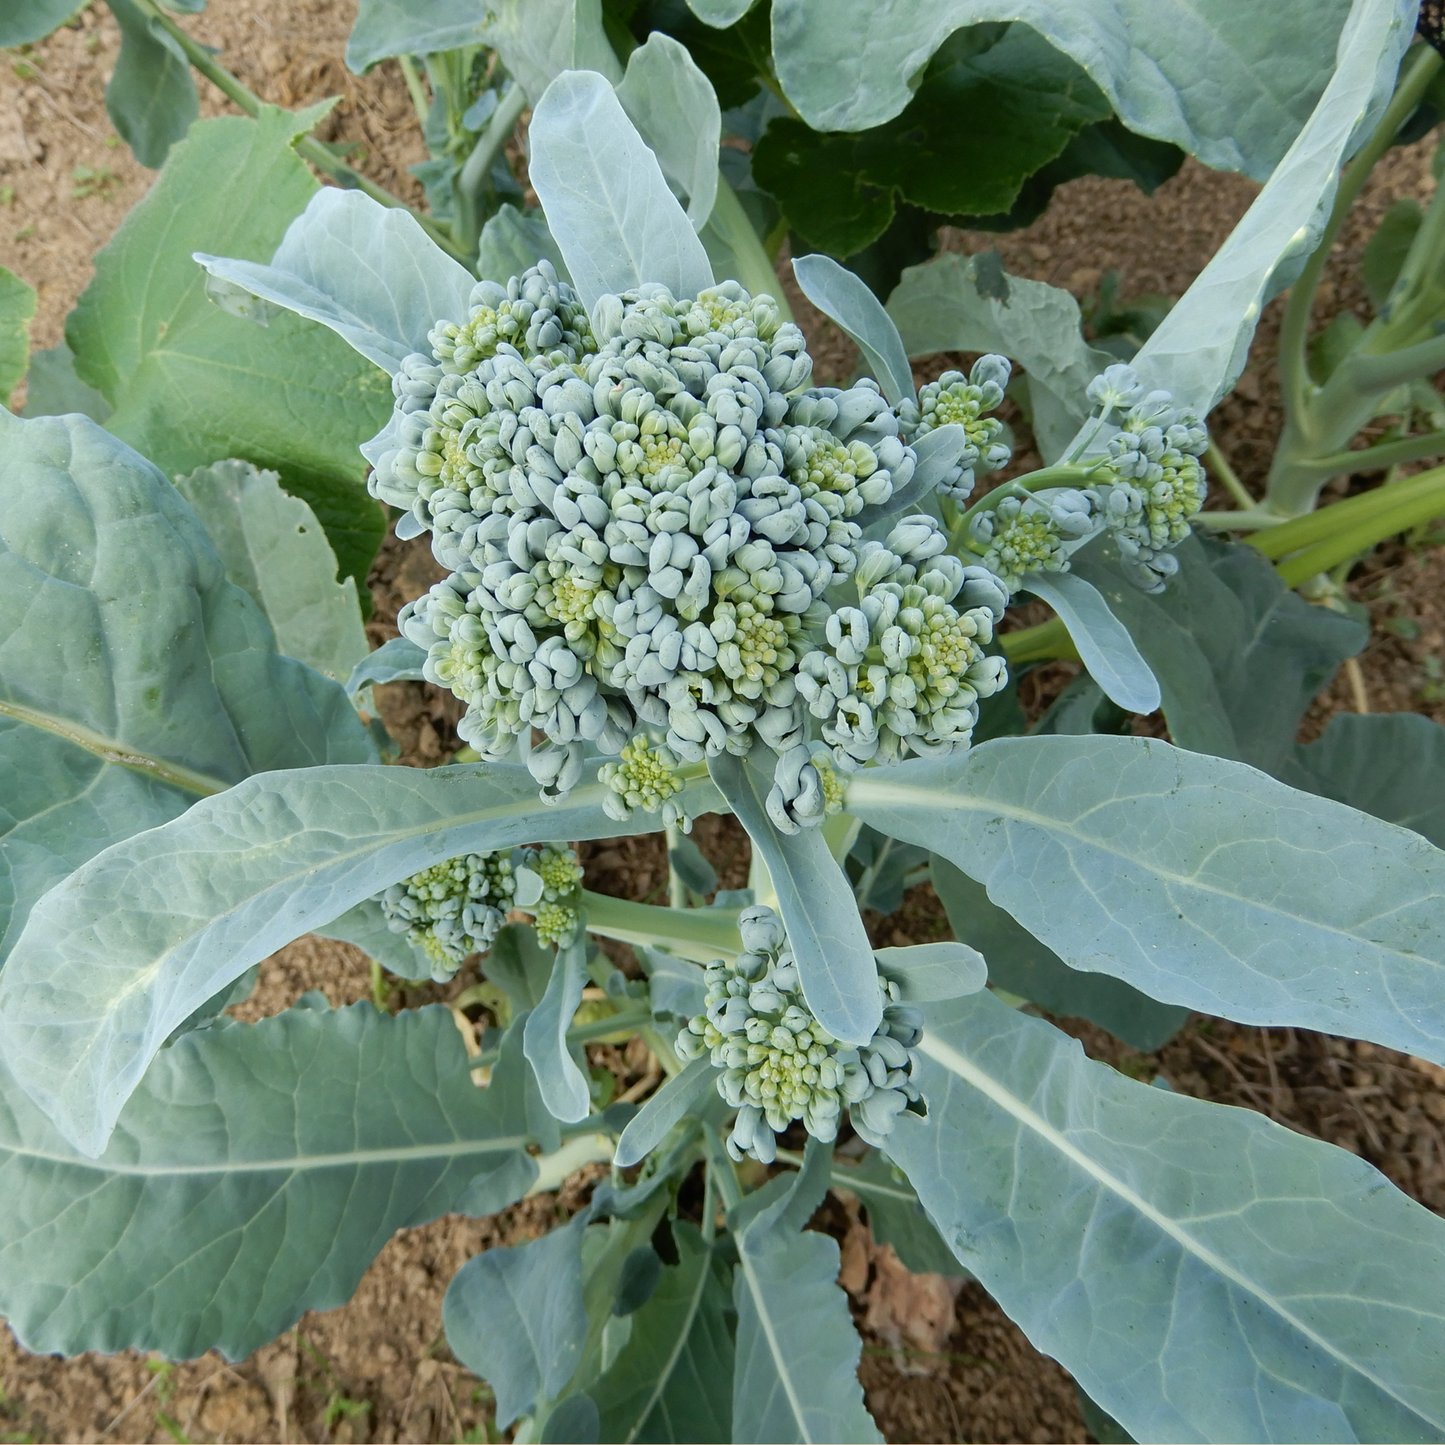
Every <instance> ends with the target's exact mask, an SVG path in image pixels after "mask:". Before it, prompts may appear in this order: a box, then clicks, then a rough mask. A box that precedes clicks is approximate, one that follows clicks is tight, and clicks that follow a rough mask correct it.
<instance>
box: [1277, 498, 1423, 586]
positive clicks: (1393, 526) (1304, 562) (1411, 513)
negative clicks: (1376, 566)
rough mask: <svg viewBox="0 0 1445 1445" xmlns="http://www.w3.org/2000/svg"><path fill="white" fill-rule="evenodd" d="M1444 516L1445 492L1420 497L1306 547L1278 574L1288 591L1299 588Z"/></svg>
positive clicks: (1282, 563) (1281, 566) (1278, 566)
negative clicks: (1413, 529)
mask: <svg viewBox="0 0 1445 1445" xmlns="http://www.w3.org/2000/svg"><path fill="white" fill-rule="evenodd" d="M1327 510H1329V511H1333V510H1334V509H1333V508H1328V509H1327ZM1442 515H1445V488H1436V489H1434V490H1432V491H1430V492H1427V493H1425V494H1424V495H1420V496H1417V497H1416V499H1415V500H1414V501H1413V502H1407V503H1406V504H1405V505H1404V506H1400V507H1394V508H1392V509H1390V510H1389V511H1385V512H1377V513H1376V514H1375V515H1374V516H1372V517H1371V518H1370V520H1369V523H1368V524H1367V525H1362V526H1360V527H1357V528H1355V527H1352V528H1350V529H1349V530H1348V531H1345V532H1341V533H1340V534H1338V535H1337V536H1333V537H1329V538H1326V540H1324V541H1323V542H1319V543H1317V544H1316V545H1315V546H1313V547H1307V548H1306V549H1305V550H1304V551H1303V552H1301V553H1300V554H1299V555H1298V556H1295V557H1290V558H1289V559H1287V560H1286V561H1284V562H1280V563H1279V564H1278V565H1277V566H1276V567H1275V571H1276V572H1278V573H1279V576H1280V580H1281V581H1282V582H1283V583H1284V584H1285V586H1286V587H1298V586H1299V585H1300V583H1301V582H1307V581H1308V580H1309V579H1310V578H1311V577H1314V576H1316V575H1318V574H1319V573H1321V572H1328V571H1329V570H1330V568H1331V567H1337V566H1338V565H1339V564H1340V563H1341V562H1346V561H1349V559H1350V558H1352V557H1356V556H1359V555H1360V554H1361V553H1363V552H1367V551H1369V549H1370V548H1371V547H1373V546H1374V545H1375V544H1376V543H1377V542H1383V541H1384V539H1385V538H1386V537H1393V536H1395V535H1396V534H1397V533H1399V532H1408V531H1409V530H1410V528H1411V527H1417V526H1419V524H1420V523H1421V522H1428V521H1430V520H1431V519H1432V518H1435V517H1439V516H1442Z"/></svg>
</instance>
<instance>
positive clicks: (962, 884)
mask: <svg viewBox="0 0 1445 1445" xmlns="http://www.w3.org/2000/svg"><path fill="white" fill-rule="evenodd" d="M932 871H933V887H934V891H935V892H936V893H937V894H938V901H939V902H940V903H942V904H943V909H944V912H945V913H947V914H948V921H949V924H950V925H951V926H952V928H953V935H954V937H955V938H962V939H964V940H965V941H967V942H968V943H971V944H973V946H974V947H975V948H977V949H978V950H979V952H980V953H982V954H983V956H984V957H985V958H986V959H987V960H988V977H989V982H990V983H992V984H994V985H996V986H997V987H999V988H1001V989H1005V990H1007V992H1009V993H1012V994H1017V995H1018V997H1019V998H1025V999H1027V1000H1028V1001H1029V1002H1030V1003H1036V1004H1038V1006H1039V1007H1040V1008H1045V1009H1048V1011H1049V1012H1050V1013H1054V1014H1062V1015H1064V1016H1065V1017H1068V1018H1084V1019H1089V1020H1091V1021H1092V1022H1093V1023H1096V1024H1098V1025H1099V1027H1100V1028H1105V1029H1108V1030H1109V1032H1110V1033H1111V1034H1116V1035H1117V1036H1118V1037H1119V1038H1121V1039H1123V1040H1124V1042H1125V1043H1126V1044H1129V1045H1131V1046H1132V1047H1133V1048H1136V1049H1139V1050H1141V1051H1143V1052H1144V1053H1152V1052H1153V1051H1154V1050H1155V1049H1157V1048H1161V1047H1163V1045H1164V1044H1166V1043H1168V1042H1169V1040H1170V1039H1171V1038H1173V1037H1174V1035H1175V1034H1177V1033H1178V1032H1179V1030H1180V1029H1182V1028H1183V1027H1184V1025H1185V1023H1187V1022H1188V1019H1189V1010H1188V1009H1187V1008H1180V1007H1179V1005H1178V1004H1172V1003H1160V1002H1159V1000H1158V999H1154V998H1150V997H1149V995H1148V994H1147V993H1140V992H1139V990H1138V989H1137V988H1135V987H1134V986H1133V985H1132V984H1127V983H1125V982H1124V980H1123V979H1121V978H1111V977H1110V976H1109V975H1108V974H1107V973H1089V972H1087V971H1086V970H1084V969H1081V968H1070V967H1069V966H1068V964H1066V963H1065V962H1064V961H1063V960H1062V959H1061V958H1060V957H1059V956H1058V954H1056V953H1055V952H1054V951H1053V949H1051V948H1046V947H1045V946H1044V945H1043V944H1042V943H1040V942H1039V941H1038V939H1037V938H1035V937H1034V936H1033V934H1031V933H1030V932H1029V931H1028V929H1026V928H1025V927H1023V925H1022V924H1020V923H1018V922H1017V921H1016V920H1015V919H1014V918H1013V917H1011V916H1010V915H1009V914H1007V913H1005V912H1004V911H1003V909H1002V908H1000V907H999V906H998V904H997V903H994V902H992V901H991V900H990V899H989V896H988V890H987V889H985V888H984V886H983V884H982V883H975V882H974V881H973V879H972V878H970V877H969V876H968V874H966V873H961V872H960V871H959V870H958V869H957V868H955V867H954V866H953V864H952V863H950V862H949V861H948V860H947V859H946V858H938V857H935V858H934V860H933V870H932Z"/></svg>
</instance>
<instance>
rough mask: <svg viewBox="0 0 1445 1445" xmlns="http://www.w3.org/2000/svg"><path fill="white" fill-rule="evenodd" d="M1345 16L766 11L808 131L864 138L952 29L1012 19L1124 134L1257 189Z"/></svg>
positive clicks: (902, 98)
mask: <svg viewBox="0 0 1445 1445" xmlns="http://www.w3.org/2000/svg"><path fill="white" fill-rule="evenodd" d="M1347 9H1348V0H1277V3H1275V4H1273V5H1270V6H1267V7H1263V8H1259V7H1250V6H1240V5H1238V4H1237V3H1233V0H942V3H940V0H775V3H774V5H773V56H774V61H775V63H776V66H777V73H778V79H779V80H780V81H781V82H782V85H783V89H784V90H785V91H786V92H787V95H788V99H789V100H791V101H792V102H793V104H794V105H795V106H797V108H798V110H799V112H800V113H801V114H802V117H803V119H804V120H806V121H807V122H808V124H809V125H811V126H812V127H813V128H814V129H815V130H850V131H852V130H864V129H866V128H867V127H869V126H874V125H879V124H881V123H882V122H883V121H886V120H888V119H890V118H891V117H892V116H895V115H897V114H898V113H899V111H901V110H902V109H903V108H904V106H906V105H907V104H908V101H909V99H910V98H911V96H912V94H913V88H914V86H915V85H916V83H917V80H918V78H919V75H920V72H921V71H922V70H923V68H924V66H925V65H926V64H927V63H928V60H929V58H930V57H931V56H932V55H933V53H934V51H936V50H937V49H938V47H939V46H940V45H941V44H942V43H943V41H944V40H945V39H947V37H948V36H949V35H950V34H951V33H952V32H953V31H955V30H957V29H959V28H960V27H962V26H965V25H976V24H978V23H979V22H980V21H986V20H1022V21H1023V22H1024V23H1025V24H1026V25H1029V26H1031V27H1032V28H1033V29H1035V30H1037V31H1038V32H1039V34H1041V35H1042V36H1043V37H1044V39H1046V40H1047V41H1048V42H1049V43H1050V44H1051V45H1054V46H1056V47H1057V48H1058V49H1060V50H1062V51H1063V52H1064V53H1065V54H1066V55H1069V56H1072V57H1073V59H1074V60H1075V61H1077V62H1078V63H1079V64H1080V65H1081V66H1083V68H1084V69H1085V70H1086V71H1087V72H1088V73H1089V75H1090V77H1091V78H1092V79H1093V80H1094V82H1095V83H1096V84H1097V85H1098V86H1099V87H1100V89H1102V90H1103V91H1104V93H1105V94H1106V95H1107V96H1108V97H1109V100H1110V102H1111V103H1112V105H1113V107H1114V109H1115V110H1116V111H1117V112H1118V115H1119V118H1120V119H1121V120H1122V121H1123V122H1124V124H1125V125H1127V126H1128V127H1129V128H1130V129H1131V130H1135V131H1139V132H1141V133H1143V134H1144V135H1150V136H1156V137H1158V138H1159V139H1161V140H1169V141H1173V142H1174V143H1175V144H1177V145H1180V146H1182V147H1183V148H1184V149H1185V150H1187V151H1189V152H1191V153H1192V154H1194V155H1197V156H1198V157H1199V158H1200V160H1202V161H1203V162H1204V163H1205V164H1206V165H1210V166H1215V167H1219V168H1223V169H1227V170H1242V171H1245V172H1246V173H1247V174H1249V175H1252V176H1254V177H1255V178H1256V179H1257V180H1264V179H1265V177H1267V176H1268V175H1269V173H1270V171H1271V169H1273V167H1274V165H1275V164H1276V162H1277V161H1278V160H1279V158H1280V156H1281V155H1282V154H1283V153H1284V150H1285V148H1286V147H1287V146H1288V144H1289V142H1290V140H1291V138H1292V137H1293V136H1294V135H1295V133H1296V132H1297V131H1298V130H1299V129H1300V127H1301V126H1302V125H1303V124H1304V123H1305V121H1306V120H1307V119H1308V117H1309V114H1310V111H1311V109H1312V108H1313V107H1314V104H1315V102H1316V100H1317V99H1318V97H1319V95H1320V92H1321V90H1323V88H1324V85H1325V81H1326V80H1327V78H1328V76H1329V73H1330V70H1331V69H1332V68H1333V65H1334V60H1335V42H1336V40H1337V39H1338V38H1339V36H1340V27H1341V24H1342V23H1343V21H1344V17H1345V13H1346V11H1347ZM1357 43H1358V37H1357ZM1401 48H1403V42H1402V46H1401ZM1206 76H1207V77H1208V83H1207V84H1205V83H1203V82H1202V79H1201V78H1202V77H1206Z"/></svg>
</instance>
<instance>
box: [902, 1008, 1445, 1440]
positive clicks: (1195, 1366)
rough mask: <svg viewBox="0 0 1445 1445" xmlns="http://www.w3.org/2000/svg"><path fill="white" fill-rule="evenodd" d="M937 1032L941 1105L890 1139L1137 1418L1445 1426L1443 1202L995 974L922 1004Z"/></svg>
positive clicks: (1404, 1435)
mask: <svg viewBox="0 0 1445 1445" xmlns="http://www.w3.org/2000/svg"><path fill="white" fill-rule="evenodd" d="M919 1052H920V1055H921V1062H920V1066H919V1068H918V1071H917V1073H916V1074H915V1078H916V1079H917V1080H918V1082H919V1085H920V1088H921V1089H922V1091H923V1095H924V1097H925V1099H927V1101H928V1117H927V1118H926V1119H920V1118H918V1117H917V1116H916V1115H912V1114H905V1115H903V1116H902V1117H901V1118H900V1119H899V1121H898V1125H897V1127H896V1128H895V1130H894V1133H893V1134H892V1135H891V1136H890V1139H889V1152H890V1154H891V1155H892V1156H893V1158H894V1159H895V1160H897V1162H898V1163H899V1164H900V1165H902V1167H903V1168H904V1169H905V1170H906V1171H907V1173H908V1176H909V1178H910V1180H911V1181H912V1183H913V1185H914V1187H915V1188H916V1189H917V1190H918V1193H919V1197H920V1198H921V1199H922V1200H923V1203H924V1205H925V1207H926V1208H927V1210H928V1212H929V1214H930V1216H931V1217H932V1218H933V1219H934V1220H935V1221H936V1222H937V1224H938V1226H939V1228H940V1229H941V1230H942V1231H943V1233H944V1235H945V1237H947V1238H948V1239H949V1240H950V1242H951V1243H952V1245H953V1248H954V1251H955V1252H956V1253H957V1255H958V1257H959V1258H960V1259H961V1260H962V1261H963V1263H964V1264H965V1265H967V1267H968V1268H969V1270H971V1271H972V1272H973V1273H974V1274H975V1275H977V1277H978V1278H979V1280H980V1281H982V1283H983V1284H984V1286H985V1287H986V1288H987V1289H988V1291H989V1293H990V1294H991V1295H993V1297H994V1298H995V1299H997V1300H998V1301H999V1303H1000V1304H1001V1305H1002V1306H1003V1307H1004V1309H1005V1310H1006V1311H1007V1312H1008V1313H1009V1315H1010V1316H1011V1317H1012V1318H1013V1319H1014V1321H1015V1322H1016V1323H1018V1324H1019V1325H1020V1326H1021V1327H1022V1328H1023V1330H1024V1332H1025V1333H1026V1334H1027V1335H1028V1336H1029V1338H1030V1339H1031V1340H1032V1341H1033V1343H1034V1344H1035V1345H1036V1346H1037V1347H1038V1348H1039V1349H1041V1350H1043V1351H1044V1352H1045V1353H1046V1354H1049V1355H1052V1356H1053V1357H1054V1358H1055V1359H1057V1360H1058V1361H1059V1362H1060V1363H1061V1364H1063V1365H1064V1367H1065V1368H1066V1369H1068V1370H1069V1372H1070V1373H1071V1374H1072V1375H1073V1376H1074V1378H1075V1379H1076V1380H1078V1382H1079V1384H1080V1386H1081V1387H1082V1388H1083V1389H1085V1390H1087V1391H1088V1393H1089V1394H1090V1395H1091V1396H1092V1397H1093V1398H1094V1399H1095V1400H1097V1401H1098V1402H1099V1404H1100V1405H1101V1406H1102V1407H1103V1408H1104V1409H1106V1410H1107V1411H1108V1412H1109V1413H1110V1414H1111V1415H1113V1416H1115V1417H1116V1418H1117V1419H1118V1420H1119V1422H1120V1423H1121V1424H1122V1425H1124V1427H1125V1428H1126V1429H1127V1430H1128V1431H1129V1432H1130V1433H1131V1434H1132V1435H1133V1436H1134V1438H1135V1439H1138V1440H1380V1441H1385V1440H1438V1439H1440V1438H1441V1435H1442V1433H1445V1223H1442V1221H1441V1220H1440V1219H1438V1218H1436V1217H1435V1216H1434V1215H1433V1214H1431V1213H1430V1212H1429V1210H1427V1209H1425V1208H1423V1207H1422V1206H1421V1205H1419V1204H1416V1203H1415V1202H1414V1201H1413V1200H1411V1199H1408V1198H1406V1197H1405V1195H1403V1194H1401V1193H1400V1192H1399V1191H1398V1190H1396V1189H1395V1188H1394V1187H1393V1186H1392V1185H1391V1184H1390V1183H1389V1181H1388V1180H1386V1179H1385V1178H1384V1177H1383V1176H1382V1175H1380V1174H1379V1173H1378V1172H1377V1171H1376V1170H1375V1169H1373V1168H1371V1167H1370V1165H1368V1164H1366V1163H1365V1162H1364V1161H1363V1160H1361V1159H1357V1158H1355V1157H1354V1156H1353V1155H1351V1154H1347V1153H1345V1152H1344V1150H1342V1149H1336V1148H1334V1147H1333V1146H1332V1145H1329V1144H1322V1143H1320V1142H1318V1141H1316V1140H1312V1139H1306V1138H1303V1137H1302V1136H1300V1135H1298V1134H1295V1133H1293V1132H1291V1131H1290V1130H1288V1129H1285V1128H1282V1127H1281V1126H1279V1125H1277V1124H1274V1123H1271V1122H1270V1121H1269V1120H1268V1119H1266V1118H1264V1117H1263V1116H1262V1115H1260V1114H1256V1113H1254V1112H1252V1111H1251V1110H1247V1109H1235V1108H1227V1107H1224V1106H1222V1105H1218V1104H1209V1103H1205V1102H1203V1101H1202V1100H1198V1099H1191V1098H1188V1097H1185V1096H1184V1095H1180V1094H1175V1093H1172V1092H1170V1091H1168V1090H1165V1089H1153V1088H1150V1087H1148V1086H1147V1085H1144V1084H1138V1083H1135V1082H1133V1081H1132V1080H1130V1079H1127V1078H1125V1077H1124V1076H1123V1075H1122V1074H1119V1073H1117V1072H1116V1071H1115V1070H1113V1069H1111V1068H1109V1067H1107V1066H1106V1065H1104V1064H1096V1063H1092V1062H1090V1061H1089V1060H1087V1059H1086V1058H1085V1057H1084V1054H1083V1050H1082V1049H1081V1048H1080V1047H1079V1045H1078V1044H1077V1043H1075V1042H1074V1041H1073V1040H1072V1039H1069V1038H1068V1037H1066V1036H1065V1035H1063V1034H1061V1033H1060V1032H1059V1031H1058V1030H1056V1029H1055V1028H1053V1027H1052V1026H1051V1025H1049V1024H1047V1023H1044V1022H1042V1021H1041V1020H1038V1019H1032V1018H1028V1017H1027V1016H1025V1015H1021V1014H1019V1013H1017V1012H1015V1011H1014V1010H1013V1009H1009V1008H1006V1007H1005V1006H1004V1005H1003V1004H1001V1003H1000V1002H999V1001H998V1000H997V999H995V998H993V997H992V995H990V994H987V993H982V994H976V995H974V996H973V997H972V998H969V999H964V1000H961V1001H959V1002H958V1003H953V1004H939V1005H934V1006H933V1007H931V1008H929V1009H927V1010H926V1011H925V1033H924V1036H923V1040H922V1042H921V1044H920V1046H919ZM959 1160H966V1161H967V1164H966V1167H961V1168H960V1167H958V1166H957V1163H956V1161H959Z"/></svg>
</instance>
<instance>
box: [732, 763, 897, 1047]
mask: <svg viewBox="0 0 1445 1445" xmlns="http://www.w3.org/2000/svg"><path fill="white" fill-rule="evenodd" d="M772 757H773V754H772V753H771V752H770V751H769V750H768V749H767V748H765V747H763V746H761V745H759V746H758V747H757V748H756V749H755V750H754V752H753V753H752V754H750V755H749V756H748V757H747V758H735V757H733V755H732V754H731V753H722V754H720V755H719V756H718V757H715V758H713V759H712V760H711V761H710V762H709V763H708V768H709V770H710V771H711V773H712V776H713V781H714V782H716V784H717V786H718V790H719V791H720V792H721V793H722V795H723V797H724V798H726V799H727V801H728V805H729V806H730V807H731V808H732V810H733V812H734V813H736V814H737V817H738V821H739V822H740V823H741V824H742V825H743V827H744V828H746V829H747V830H748V836H749V837H750V838H751V839H752V843H753V847H754V848H756V849H757V850H758V852H759V853H760V854H761V855H762V859H763V862H764V863H766V864H767V869H768V875H769V877H770V878H771V879H772V883H773V888H774V890H775V891H776V893H777V895H778V912H779V913H781V914H782V917H783V922H784V924H785V925H786V926H787V930H788V945H789V947H790V948H791V949H792V950H793V955H794V957H795V958H796V959H797V962H798V977H799V979H800V981H801V982H802V985H803V996H804V997H805V998H806V999H807V1001H808V1007H809V1008H810V1009H812V1011H813V1013H814V1014H815V1015H816V1016H817V1019H818V1022H819V1023H821V1024H822V1025H823V1027H824V1028H825V1029H827V1030H828V1032H829V1033H830V1034H832V1035H833V1037H834V1038H837V1039H843V1040H845V1041H846V1042H848V1043H853V1044H866V1043H867V1042H868V1040H869V1039H871V1038H872V1037H873V1033H874V1030H875V1029H877V1027H878V1024H879V1022H880V1020H881V1019H882V1017H883V1006H882V1004H881V1002H880V1001H879V996H878V985H877V982H876V980H877V976H878V968H877V965H876V964H875V963H874V961H873V946H872V944H870V943H869V941H868V934H867V932H866V931H865V929H864V927H863V920H862V918H861V917H860V916H859V913H858V906H857V904H856V902H855V901H854V898H853V890H852V888H851V887H850V886H849V884H848V877H847V875H846V874H845V873H844V872H843V870H842V868H841V867H839V865H838V862H837V860H836V859H835V858H834V857H833V855H832V854H831V853H830V852H829V851H828V844H827V840H826V839H825V838H824V837H823V830H822V829H821V828H804V829H802V831H801V832H798V833H794V834H792V835H788V834H785V833H780V832H779V831H778V830H777V829H776V828H775V827H774V826H773V822H772V819H771V818H769V817H768V813H767V808H766V806H765V802H766V799H767V796H768V792H769V789H770V788H771V787H772V782H773V780H772V771H771V766H770V762H771V759H772Z"/></svg>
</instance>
